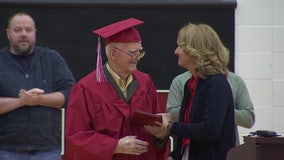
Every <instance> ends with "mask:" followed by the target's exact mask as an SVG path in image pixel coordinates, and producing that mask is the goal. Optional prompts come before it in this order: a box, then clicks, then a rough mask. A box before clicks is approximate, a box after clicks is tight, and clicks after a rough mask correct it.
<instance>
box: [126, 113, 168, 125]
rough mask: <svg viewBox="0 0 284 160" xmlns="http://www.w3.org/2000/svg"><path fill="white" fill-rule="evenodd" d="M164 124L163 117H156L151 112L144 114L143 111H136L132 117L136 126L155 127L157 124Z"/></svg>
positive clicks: (132, 121)
mask: <svg viewBox="0 0 284 160" xmlns="http://www.w3.org/2000/svg"><path fill="white" fill-rule="evenodd" d="M156 121H157V122H160V123H162V122H163V119H162V116H161V115H156V114H153V113H149V112H144V111H141V110H136V111H135V112H134V114H133V116H132V119H131V123H132V124H134V125H136V126H144V125H155V126H157V124H155V122H156Z"/></svg>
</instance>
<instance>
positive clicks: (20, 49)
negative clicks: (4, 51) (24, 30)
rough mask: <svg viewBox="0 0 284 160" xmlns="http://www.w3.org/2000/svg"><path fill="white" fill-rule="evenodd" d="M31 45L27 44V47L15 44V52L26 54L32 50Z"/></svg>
mask: <svg viewBox="0 0 284 160" xmlns="http://www.w3.org/2000/svg"><path fill="white" fill-rule="evenodd" d="M32 49H33V47H32V45H28V46H27V47H21V46H15V50H16V54H17V55H22V56H27V55H29V54H30V53H31V52H32Z"/></svg>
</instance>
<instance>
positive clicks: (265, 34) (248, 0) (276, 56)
mask: <svg viewBox="0 0 284 160" xmlns="http://www.w3.org/2000/svg"><path fill="white" fill-rule="evenodd" d="M235 13H236V14H235V17H236V27H235V28H236V30H235V37H236V39H235V72H236V73H237V74H239V75H240V76H242V77H243V79H244V80H245V82H246V84H247V87H248V90H249V92H250V96H251V99H252V101H253V103H254V109H255V114H256V122H255V125H254V126H253V127H252V128H251V129H245V128H242V127H239V132H240V135H241V136H244V135H248V134H249V132H251V131H255V130H260V129H265V130H274V131H276V132H278V133H279V134H281V135H282V136H284V0H237V8H236V12H235ZM240 138H241V139H240V140H241V142H242V141H243V138H242V137H240Z"/></svg>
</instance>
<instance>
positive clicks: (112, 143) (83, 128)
mask: <svg viewBox="0 0 284 160" xmlns="http://www.w3.org/2000/svg"><path fill="white" fill-rule="evenodd" d="M142 23H143V22H142V21H140V20H137V19H135V18H130V19H126V20H122V21H119V22H116V23H114V24H111V25H108V26H106V27H103V28H101V29H98V30H95V31H94V33H96V34H98V35H99V37H103V38H105V50H106V55H107V58H108V61H107V63H106V64H105V65H104V66H102V64H101V55H100V40H99V41H98V59H97V69H96V70H95V71H93V72H91V73H90V74H89V75H87V76H86V77H84V78H83V79H81V80H80V81H79V82H78V83H77V84H76V85H75V86H74V87H73V89H72V91H71V94H70V98H69V102H68V107H67V112H66V155H64V159H66V160H158V159H162V157H163V155H164V149H163V148H159V147H157V146H156V144H154V141H153V139H154V138H153V136H152V135H151V134H150V133H148V132H147V131H146V130H145V129H144V126H139V125H136V124H133V123H131V119H132V116H133V114H134V112H135V111H136V110H142V111H145V112H149V113H153V114H156V113H159V112H161V111H160V109H159V107H158V104H157V92H156V88H155V86H154V84H153V81H152V80H151V78H150V76H149V75H148V74H146V73H142V72H140V71H138V70H137V68H136V65H137V63H138V61H139V60H140V59H141V58H142V57H143V56H144V52H143V51H142V44H141V38H140V35H139V33H138V31H137V30H136V29H135V28H134V26H136V25H139V24H142Z"/></svg>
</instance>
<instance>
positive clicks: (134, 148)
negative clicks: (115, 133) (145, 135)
mask: <svg viewBox="0 0 284 160" xmlns="http://www.w3.org/2000/svg"><path fill="white" fill-rule="evenodd" d="M148 145H149V143H148V142H145V141H142V140H139V139H137V138H136V136H126V137H124V138H121V139H120V140H119V141H118V144H117V147H116V149H115V153H124V154H132V155H140V154H142V153H144V152H147V151H148Z"/></svg>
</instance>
